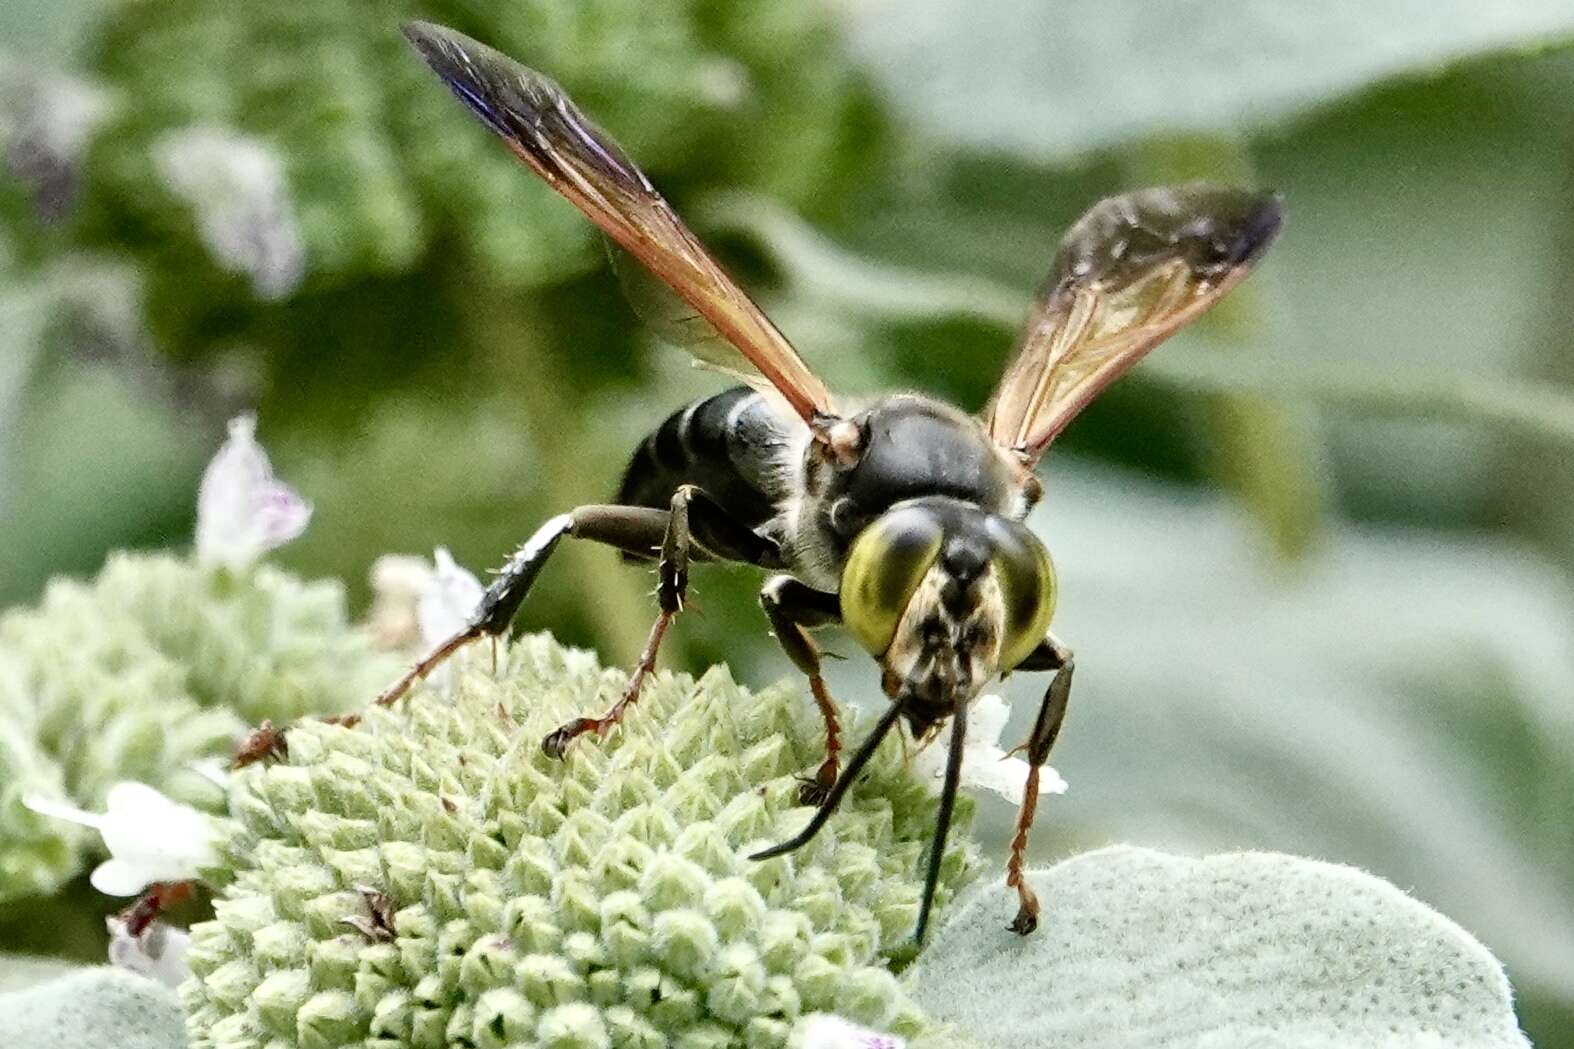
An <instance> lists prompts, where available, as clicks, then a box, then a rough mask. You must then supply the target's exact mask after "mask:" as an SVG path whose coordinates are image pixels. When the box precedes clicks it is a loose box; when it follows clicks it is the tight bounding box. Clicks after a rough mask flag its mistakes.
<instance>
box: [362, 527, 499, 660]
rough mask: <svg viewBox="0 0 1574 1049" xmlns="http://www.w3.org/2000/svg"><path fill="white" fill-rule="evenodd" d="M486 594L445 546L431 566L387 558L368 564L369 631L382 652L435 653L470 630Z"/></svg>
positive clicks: (415, 559) (422, 560) (413, 559)
mask: <svg viewBox="0 0 1574 1049" xmlns="http://www.w3.org/2000/svg"><path fill="white" fill-rule="evenodd" d="M485 592H486V588H485V587H483V586H482V585H481V582H480V580H478V579H476V577H475V575H474V574H473V573H471V572H470V571H469V570H468V569H466V568H464V567H462V566H461V565H459V564H458V563H457V562H455V561H454V558H453V555H452V554H450V553H449V552H448V550H447V549H446V548H445V547H441V546H440V547H438V548H437V549H436V550H434V551H432V560H431V562H428V561H427V560H426V559H425V558H420V557H411V556H409V555H407V554H385V555H384V556H382V557H379V558H378V559H377V560H376V562H375V563H373V565H372V595H373V596H372V611H371V621H372V629H373V632H374V633H375V634H376V635H377V639H378V641H379V642H380V643H381V644H382V645H383V646H384V647H386V648H417V647H419V648H424V649H431V648H434V647H436V646H437V645H439V644H441V643H442V642H444V641H447V640H448V639H449V638H451V637H453V636H454V635H455V634H457V633H458V632H459V631H461V630H463V629H464V628H465V627H466V626H468V625H469V623H470V616H471V615H472V614H473V613H474V612H475V610H476V606H477V605H479V604H480V603H481V595H482V594H484V593H485Z"/></svg>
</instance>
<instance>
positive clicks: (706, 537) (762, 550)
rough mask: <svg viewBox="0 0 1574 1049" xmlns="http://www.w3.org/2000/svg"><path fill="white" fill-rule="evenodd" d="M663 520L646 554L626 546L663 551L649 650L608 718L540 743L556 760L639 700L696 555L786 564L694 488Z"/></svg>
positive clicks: (677, 495) (579, 722) (581, 721)
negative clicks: (659, 532) (654, 620)
mask: <svg viewBox="0 0 1574 1049" xmlns="http://www.w3.org/2000/svg"><path fill="white" fill-rule="evenodd" d="M661 516H662V517H663V518H664V519H665V524H664V526H663V528H662V534H661V535H660V537H659V539H658V540H657V541H656V542H651V543H647V544H646V545H645V546H644V548H643V549H642V550H640V549H630V548H628V547H624V549H625V550H627V551H628V552H630V553H634V554H639V555H643V556H645V557H649V556H650V552H651V551H652V550H654V549H657V548H658V547H659V549H660V551H661V553H660V557H659V560H658V563H657V567H656V579H657V582H656V602H657V605H658V606H659V611H658V613H657V615H656V622H655V623H654V624H652V625H651V628H650V635H649V636H648V637H647V638H646V639H645V649H644V651H643V652H641V653H640V657H639V662H638V663H636V664H635V665H634V670H633V672H632V673H631V674H630V675H629V683H628V685H627V687H625V688H624V690H623V695H622V696H621V697H619V699H618V701H617V702H616V703H614V704H613V705H612V707H611V708H610V709H609V710H608V711H607V712H606V713H605V714H603V715H602V716H601V717H599V718H575V719H574V720H573V721H570V722H568V723H567V724H566V725H563V726H562V727H561V728H559V729H557V730H556V731H554V732H552V733H551V734H549V735H548V736H547V737H546V738H545V739H543V740H542V741H541V749H542V750H544V751H546V752H547V754H549V755H551V756H552V757H555V758H561V757H562V756H563V755H564V754H565V753H566V752H567V750H568V745H569V744H570V743H572V742H573V741H574V740H575V739H577V738H579V737H580V736H582V735H584V734H585V733H587V732H594V733H596V734H597V735H598V736H604V735H606V734H607V733H608V732H610V731H611V730H612V728H613V726H615V725H616V724H617V723H618V722H619V721H621V720H622V718H623V715H624V713H625V712H627V710H628V708H629V707H630V706H632V705H633V704H634V702H635V701H636V700H638V699H639V693H640V689H641V688H642V687H643V686H644V684H645V678H646V677H648V676H649V675H650V672H651V671H652V670H654V669H655V667H656V655H657V653H658V652H659V651H660V649H661V641H662V638H664V637H665V636H666V634H667V628H668V627H669V626H671V625H672V621H673V619H675V618H676V617H677V614H678V613H679V612H681V611H683V602H684V599H685V598H686V596H687V594H688V586H689V560H690V558H691V556H692V557H696V558H701V559H709V558H716V559H720V560H725V561H741V562H745V563H747V564H755V565H763V566H767V567H777V566H779V565H780V563H781V552H780V549H779V548H778V547H777V545H776V543H775V542H774V541H772V540H770V539H768V538H766V537H765V536H762V535H760V534H759V533H758V532H755V531H754V530H753V529H750V528H748V527H746V526H745V525H743V524H741V523H739V522H738V521H737V520H735V519H734V518H733V517H732V516H731V515H730V514H728V513H727V511H726V510H725V509H724V508H723V507H722V506H721V504H719V503H717V502H716V501H715V500H714V499H712V498H711V497H710V496H708V495H706V494H705V492H704V491H703V490H702V489H700V488H698V487H696V486H694V485H682V486H680V487H679V488H678V490H677V491H676V492H674V493H673V495H672V503H671V507H670V509H669V510H668V511H667V512H665V513H663V514H662V515H661Z"/></svg>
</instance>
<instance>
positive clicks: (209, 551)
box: [196, 415, 312, 570]
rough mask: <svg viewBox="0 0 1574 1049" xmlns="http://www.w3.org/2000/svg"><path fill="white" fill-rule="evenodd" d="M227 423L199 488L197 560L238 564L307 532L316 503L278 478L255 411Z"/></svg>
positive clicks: (236, 567)
mask: <svg viewBox="0 0 1574 1049" xmlns="http://www.w3.org/2000/svg"><path fill="white" fill-rule="evenodd" d="M229 429H230V436H229V440H227V441H225V442H224V444H223V446H222V447H221V448H219V450H218V454H216V455H214V457H213V459H212V461H211V462H209V463H208V469H207V472H206V473H204V474H203V475H202V487H201V488H200V489H198V491H197V542H196V545H197V561H198V563H199V564H204V565H223V566H225V567H227V568H230V569H233V570H240V569H244V568H247V567H249V566H251V565H252V564H255V563H256V561H257V559H258V558H259V557H261V556H262V555H263V554H265V553H267V552H268V551H269V550H272V549H274V548H275V547H279V546H283V545H284V544H285V543H287V542H289V541H290V540H291V539H294V538H295V537H296V536H298V535H300V534H301V533H302V532H304V531H305V530H306V522H308V521H310V520H311V516H312V508H311V504H310V503H308V502H306V500H304V499H302V498H301V497H300V496H299V495H298V494H296V492H295V489H293V488H291V487H290V486H289V485H287V484H285V483H283V482H282V481H279V480H276V479H275V478H274V476H273V466H272V465H271V464H270V463H269V462H268V453H267V452H265V451H263V450H262V445H260V444H258V443H257V439H256V433H257V417H256V416H255V415H240V416H237V417H235V418H234V419H231V420H230V427H229Z"/></svg>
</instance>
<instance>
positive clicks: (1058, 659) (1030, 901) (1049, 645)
mask: <svg viewBox="0 0 1574 1049" xmlns="http://www.w3.org/2000/svg"><path fill="white" fill-rule="evenodd" d="M1016 669H1017V670H1053V671H1054V672H1055V676H1054V677H1053V678H1051V679H1050V682H1049V688H1048V689H1047V690H1046V691H1045V692H1044V701H1043V702H1042V703H1041V704H1040V705H1039V708H1038V717H1037V718H1035V719H1034V720H1033V731H1032V732H1031V733H1029V735H1028V738H1027V742H1026V743H1025V744H1024V745H1023V749H1025V750H1026V751H1027V766H1028V771H1027V783H1026V785H1025V787H1024V790H1023V793H1022V807H1021V808H1020V809H1019V810H1018V811H1017V825H1016V833H1015V834H1014V835H1013V836H1012V838H1011V857H1010V859H1009V860H1008V861H1007V862H1006V885H1007V887H1009V888H1013V889H1016V891H1017V902H1018V907H1017V915H1016V917H1015V918H1013V919H1012V921H1011V924H1010V925H1009V926H1007V928H1008V929H1010V930H1011V931H1012V932H1014V933H1017V934H1019V935H1021V936H1026V935H1027V934H1028V933H1030V932H1032V931H1033V930H1034V929H1036V928H1038V912H1039V904H1038V897H1037V896H1036V895H1034V893H1033V889H1032V887H1031V886H1029V885H1028V883H1027V879H1026V877H1024V874H1023V868H1024V867H1025V865H1026V862H1027V835H1028V831H1029V830H1031V829H1032V827H1033V816H1034V813H1035V812H1036V811H1037V810H1038V770H1039V769H1040V768H1042V767H1043V765H1044V762H1046V761H1048V760H1049V751H1050V748H1052V747H1053V746H1054V745H1055V737H1057V736H1059V735H1060V726H1061V723H1062V722H1063V721H1065V719H1066V701H1067V700H1068V699H1070V698H1071V672H1072V670H1074V669H1075V662H1074V660H1073V659H1072V655H1071V649H1069V648H1067V647H1066V646H1065V645H1063V644H1061V643H1060V642H1059V641H1057V640H1056V639H1055V636H1054V635H1053V634H1051V635H1049V636H1048V637H1047V638H1045V639H1044V640H1043V641H1042V642H1040V643H1039V646H1038V647H1037V648H1036V649H1034V650H1033V651H1032V652H1031V653H1030V654H1029V655H1028V657H1027V658H1026V659H1024V660H1023V661H1022V662H1021V663H1020V664H1018V666H1017V667H1016Z"/></svg>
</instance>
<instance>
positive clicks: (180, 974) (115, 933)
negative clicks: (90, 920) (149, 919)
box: [104, 915, 191, 987]
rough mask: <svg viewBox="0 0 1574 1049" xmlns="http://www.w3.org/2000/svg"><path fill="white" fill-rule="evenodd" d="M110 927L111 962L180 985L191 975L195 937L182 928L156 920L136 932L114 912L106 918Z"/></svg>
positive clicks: (167, 985) (105, 922) (167, 982)
mask: <svg viewBox="0 0 1574 1049" xmlns="http://www.w3.org/2000/svg"><path fill="white" fill-rule="evenodd" d="M104 924H105V925H106V926H107V927H108V928H109V964H110V965H113V966H114V967H115V968H117V969H126V970H129V971H130V972H134V973H136V974H138V975H139V976H146V977H147V978H148V979H150V980H157V981H158V982H159V983H161V984H164V985H165V986H166V987H179V986H180V985H181V984H183V983H185V982H186V980H187V979H189V978H190V976H191V963H190V962H189V961H188V958H189V956H190V954H191V937H190V936H188V935H186V933H184V932H183V931H181V930H180V929H176V928H174V927H173V926H169V925H165V924H164V923H163V922H161V921H155V922H153V923H152V924H151V925H149V926H148V927H147V928H146V929H144V930H143V931H142V935H141V936H133V935H131V932H130V930H129V929H127V928H126V923H125V922H124V921H123V920H122V919H121V918H119V917H117V916H114V915H111V916H110V917H108V918H105V919H104Z"/></svg>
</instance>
